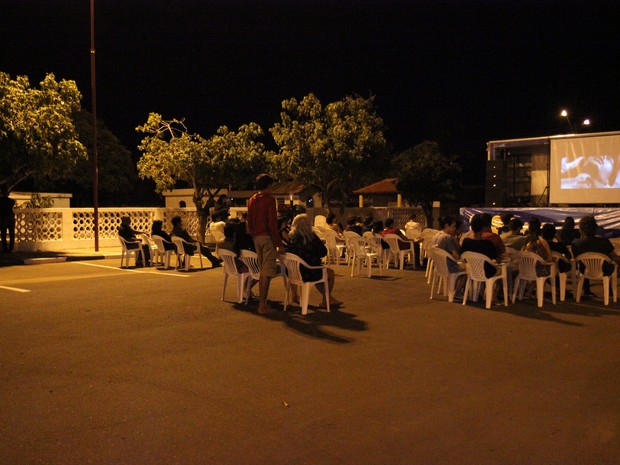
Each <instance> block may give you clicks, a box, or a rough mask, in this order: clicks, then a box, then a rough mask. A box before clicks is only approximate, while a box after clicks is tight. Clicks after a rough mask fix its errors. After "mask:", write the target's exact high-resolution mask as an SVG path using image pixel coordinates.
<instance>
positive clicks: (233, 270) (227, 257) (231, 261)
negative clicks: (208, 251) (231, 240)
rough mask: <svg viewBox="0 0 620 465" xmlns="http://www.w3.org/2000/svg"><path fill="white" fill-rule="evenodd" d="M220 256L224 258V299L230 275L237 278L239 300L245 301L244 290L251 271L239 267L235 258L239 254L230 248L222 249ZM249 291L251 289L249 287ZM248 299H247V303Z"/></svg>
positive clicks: (239, 301)
mask: <svg viewBox="0 0 620 465" xmlns="http://www.w3.org/2000/svg"><path fill="white" fill-rule="evenodd" d="M219 252H220V258H221V259H222V260H223V263H222V264H223V265H224V266H223V268H222V269H223V271H224V287H223V288H222V299H221V300H224V296H225V295H226V283H227V282H228V277H229V276H233V277H235V278H236V279H237V302H238V303H241V302H243V291H244V289H245V283H246V281H247V280H248V279H250V273H249V272H245V273H242V272H240V271H239V270H238V269H237V263H236V262H235V258H237V254H236V253H235V252H233V251H231V250H228V249H220V251H219ZM248 292H249V289H248ZM247 302H248V301H247V300H246V303H247Z"/></svg>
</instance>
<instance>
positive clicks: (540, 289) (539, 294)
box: [536, 278, 545, 307]
mask: <svg viewBox="0 0 620 465" xmlns="http://www.w3.org/2000/svg"><path fill="white" fill-rule="evenodd" d="M544 295H545V279H544V278H536V303H537V304H538V307H542V306H543V300H544Z"/></svg>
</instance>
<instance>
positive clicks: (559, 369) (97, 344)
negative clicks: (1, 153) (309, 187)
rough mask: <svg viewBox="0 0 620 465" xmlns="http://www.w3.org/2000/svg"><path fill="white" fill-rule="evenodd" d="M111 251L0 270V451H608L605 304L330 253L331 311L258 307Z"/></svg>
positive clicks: (325, 455)
mask: <svg viewBox="0 0 620 465" xmlns="http://www.w3.org/2000/svg"><path fill="white" fill-rule="evenodd" d="M118 265H119V260H118V259H117V258H114V259H112V258H108V259H106V258H103V259H99V260H93V261H66V262H62V263H47V264H41V265H37V266H6V267H2V268H0V357H1V358H0V413H1V415H0V464H1V465H16V464H36V463H42V464H62V465H71V464H85V463H92V464H102V465H103V464H106V465H108V464H140V465H145V464H270V465H278V464H339V465H340V464H355V465H366V464H367V465H377V464H386V465H397V464H402V465H405V464H406V465H411V464H460V465H461V464H501V465H509V464H515V465H516V464H530V465H532V464H541V465H542V464H544V465H549V464H562V465H566V464H617V463H619V462H620V435H619V434H620V342H619V341H620V337H619V334H620V318H619V317H620V305H619V304H617V303H616V304H611V305H610V306H608V307H604V306H603V305H602V302H601V301H600V300H583V301H582V302H581V303H580V304H576V303H574V302H573V301H568V302H566V303H558V305H556V306H553V305H552V304H551V302H550V301H548V300H547V301H545V305H544V307H543V308H541V309H539V308H537V307H536V306H535V303H534V301H533V300H530V301H523V302H521V303H517V304H516V305H511V306H509V307H508V308H504V307H493V308H492V309H491V310H485V309H484V307H483V305H482V304H481V303H476V304H472V305H467V306H462V305H460V304H449V303H447V302H446V300H445V298H443V297H442V296H438V297H437V298H436V299H434V300H429V291H430V289H429V287H428V285H427V284H426V280H425V278H424V273H423V272H422V271H412V270H404V271H399V270H393V269H391V270H388V271H386V272H385V274H384V276H383V277H373V278H371V279H368V278H365V277H354V278H351V277H350V276H349V273H348V271H349V270H348V269H347V268H346V267H345V266H342V265H338V266H335V267H334V268H335V270H336V272H337V281H336V288H335V291H334V294H335V296H336V297H337V298H338V299H340V300H343V301H344V302H345V304H344V305H343V307H341V308H340V309H339V310H338V311H334V312H332V313H329V314H328V313H327V312H325V311H317V310H316V309H313V310H311V311H310V313H309V314H308V315H306V316H302V315H301V314H300V313H299V310H298V309H297V308H293V310H292V311H290V312H286V313H285V312H279V313H277V314H274V315H268V316H261V315H258V314H257V313H256V305H255V304H254V305H250V306H249V307H246V306H245V305H243V304H237V303H235V302H234V300H235V289H234V282H231V281H230V280H229V284H228V288H227V290H226V296H225V301H222V300H221V295H222V284H223V275H222V270H221V269H213V270H211V269H205V270H198V269H192V270H191V271H190V272H187V273H182V272H177V271H175V270H166V271H164V270H156V269H153V268H143V269H129V270H123V269H120V268H119V267H118ZM593 290H594V292H595V293H598V294H600V287H596V286H595V287H594V288H593ZM270 295H271V299H272V300H273V303H274V305H275V306H280V308H281V302H282V301H283V300H284V287H283V284H282V281H281V280H275V281H274V282H273V283H272V289H271V294H270ZM319 299H320V297H319V295H318V293H314V294H313V295H312V297H311V303H313V304H317V303H318V302H319Z"/></svg>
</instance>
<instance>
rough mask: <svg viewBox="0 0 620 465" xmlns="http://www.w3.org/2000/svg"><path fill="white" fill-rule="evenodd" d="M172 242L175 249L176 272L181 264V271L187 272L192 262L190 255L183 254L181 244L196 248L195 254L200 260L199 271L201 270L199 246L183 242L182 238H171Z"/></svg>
mask: <svg viewBox="0 0 620 465" xmlns="http://www.w3.org/2000/svg"><path fill="white" fill-rule="evenodd" d="M172 242H174V245H175V246H176V248H177V270H178V269H179V268H181V264H183V270H185V271H189V267H190V265H191V262H192V255H190V254H188V253H185V248H184V246H183V244H189V245H191V246H193V247H195V248H196V252H197V253H198V258H199V259H200V269H201V270H202V254H201V253H200V247H199V246H200V244H198V243H196V244H193V243H191V242H187V241H186V240H183V238H182V237H179V236H172Z"/></svg>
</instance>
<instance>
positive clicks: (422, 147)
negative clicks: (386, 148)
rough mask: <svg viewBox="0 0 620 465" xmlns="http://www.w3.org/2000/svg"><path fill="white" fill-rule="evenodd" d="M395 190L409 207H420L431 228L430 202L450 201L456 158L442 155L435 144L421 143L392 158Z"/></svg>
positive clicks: (457, 168) (457, 171)
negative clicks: (396, 181) (395, 175)
mask: <svg viewBox="0 0 620 465" xmlns="http://www.w3.org/2000/svg"><path fill="white" fill-rule="evenodd" d="M392 165H393V167H394V169H395V170H396V173H397V174H398V177H399V178H398V183H397V189H398V191H399V192H400V193H401V194H402V195H403V197H404V198H405V200H406V201H407V202H409V204H410V205H420V206H421V207H422V210H423V211H424V214H425V215H426V221H427V224H429V225H431V224H433V201H435V200H444V199H450V198H453V195H454V192H455V191H456V188H457V187H458V184H459V183H458V179H459V176H460V174H461V166H460V165H459V164H458V162H457V161H456V157H453V156H448V155H443V154H442V153H441V152H440V150H439V144H437V143H436V142H431V141H424V142H422V143H421V144H418V145H416V146H415V147H413V148H410V149H408V150H405V151H404V152H402V153H400V154H399V155H398V156H397V157H396V158H394V160H393V162H392Z"/></svg>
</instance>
